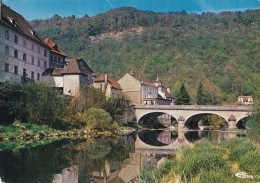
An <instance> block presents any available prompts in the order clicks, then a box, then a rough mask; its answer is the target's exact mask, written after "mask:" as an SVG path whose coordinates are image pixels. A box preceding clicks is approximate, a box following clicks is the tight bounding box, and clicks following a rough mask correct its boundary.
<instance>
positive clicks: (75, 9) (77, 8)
mask: <svg viewBox="0 0 260 183" xmlns="http://www.w3.org/2000/svg"><path fill="white" fill-rule="evenodd" d="M2 2H3V3H4V4H6V5H7V6H9V7H10V8H12V9H13V10H15V11H16V12H18V13H20V14H22V15H23V16H24V17H25V18H26V19H27V20H33V19H47V18H51V17H52V16H53V15H60V16H61V17H68V16H71V15H75V16H76V17H78V18H79V17H83V16H84V15H86V14H87V15H89V16H94V15H97V14H99V13H103V12H106V11H108V10H110V9H113V8H117V7H122V6H124V7H126V6H128V7H134V8H137V9H139V10H150V11H155V12H177V11H182V10H185V11H187V12H196V13H202V12H208V11H211V12H220V11H243V10H247V9H260V0H2Z"/></svg>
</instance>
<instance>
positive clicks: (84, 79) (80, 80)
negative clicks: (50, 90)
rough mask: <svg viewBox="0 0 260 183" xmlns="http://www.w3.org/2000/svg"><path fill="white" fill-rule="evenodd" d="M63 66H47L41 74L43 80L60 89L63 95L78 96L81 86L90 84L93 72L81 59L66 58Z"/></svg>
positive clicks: (92, 79)
mask: <svg viewBox="0 0 260 183" xmlns="http://www.w3.org/2000/svg"><path fill="white" fill-rule="evenodd" d="M65 65H66V66H65V67H64V68H49V69H46V71H45V72H44V74H43V78H44V82H45V83H47V84H48V85H49V86H50V87H54V88H57V89H60V90H61V91H62V92H63V94H64V95H70V96H78V95H79V92H80V89H81V88H82V86H85V85H91V84H92V83H93V81H94V73H93V71H92V69H91V68H90V67H89V66H88V65H87V63H86V62H85V61H84V60H83V59H82V58H80V59H77V58H74V59H68V60H66V64H65Z"/></svg>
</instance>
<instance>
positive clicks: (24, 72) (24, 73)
mask: <svg viewBox="0 0 260 183" xmlns="http://www.w3.org/2000/svg"><path fill="white" fill-rule="evenodd" d="M23 77H24V78H25V77H26V69H23Z"/></svg>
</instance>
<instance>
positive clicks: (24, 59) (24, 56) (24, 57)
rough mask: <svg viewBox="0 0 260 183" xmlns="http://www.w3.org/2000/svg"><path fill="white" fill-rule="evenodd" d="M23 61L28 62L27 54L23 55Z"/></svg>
mask: <svg viewBox="0 0 260 183" xmlns="http://www.w3.org/2000/svg"><path fill="white" fill-rule="evenodd" d="M23 61H26V54H25V53H24V54H23Z"/></svg>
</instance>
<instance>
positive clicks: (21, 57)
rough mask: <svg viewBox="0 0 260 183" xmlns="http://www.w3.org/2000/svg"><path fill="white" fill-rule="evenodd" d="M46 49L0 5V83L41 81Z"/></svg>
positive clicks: (22, 22)
mask: <svg viewBox="0 0 260 183" xmlns="http://www.w3.org/2000/svg"><path fill="white" fill-rule="evenodd" d="M48 67H49V48H48V46H47V45H46V44H45V43H44V41H42V40H41V38H40V37H39V36H38V34H37V33H36V31H35V30H34V29H33V28H32V27H31V25H30V24H29V23H28V22H27V21H26V20H25V19H24V17H23V16H22V15H20V14H19V13H17V12H15V11H14V10H12V9H11V8H9V7H7V6H6V5H5V4H3V3H2V2H0V82H5V81H13V82H21V81H22V79H25V78H30V79H32V80H41V79H42V73H43V72H44V70H45V69H46V68H48Z"/></svg>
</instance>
